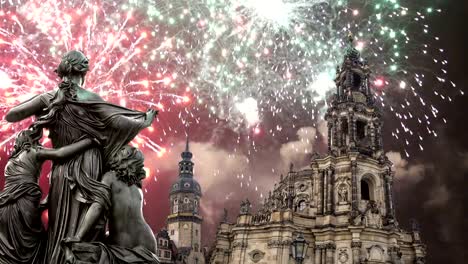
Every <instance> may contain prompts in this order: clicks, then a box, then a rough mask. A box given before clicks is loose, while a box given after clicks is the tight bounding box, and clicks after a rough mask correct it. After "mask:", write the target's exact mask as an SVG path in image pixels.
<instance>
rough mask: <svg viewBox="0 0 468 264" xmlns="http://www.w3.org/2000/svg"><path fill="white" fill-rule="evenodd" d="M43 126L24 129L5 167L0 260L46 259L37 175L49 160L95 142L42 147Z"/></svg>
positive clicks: (0, 208)
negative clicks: (51, 147)
mask: <svg viewBox="0 0 468 264" xmlns="http://www.w3.org/2000/svg"><path fill="white" fill-rule="evenodd" d="M41 137H42V130H40V129H35V128H34V127H32V128H30V129H28V130H23V131H21V132H20V133H19V135H18V137H17V138H16V141H15V146H14V150H13V152H12V154H11V156H10V158H9V160H8V163H7V165H6V167H5V188H4V190H3V191H2V192H1V193H0V263H2V264H18V263H24V264H26V263H28V264H36V263H37V264H38V263H42V262H43V249H44V244H45V243H44V242H45V240H44V239H45V233H44V229H43V226H42V221H41V213H42V210H41V209H44V208H40V199H41V196H42V192H41V189H40V188H39V185H38V178H39V176H40V174H41V168H42V164H43V163H44V161H46V160H54V161H56V162H60V160H63V159H67V158H69V157H72V156H74V155H75V154H77V153H79V152H82V151H84V150H86V149H88V148H90V147H92V146H94V145H98V143H97V141H96V140H92V139H82V140H79V141H77V142H76V143H74V144H71V145H68V146H64V147H62V148H59V149H48V148H43V147H42V146H41V145H40V143H39V140H40V139H41Z"/></svg>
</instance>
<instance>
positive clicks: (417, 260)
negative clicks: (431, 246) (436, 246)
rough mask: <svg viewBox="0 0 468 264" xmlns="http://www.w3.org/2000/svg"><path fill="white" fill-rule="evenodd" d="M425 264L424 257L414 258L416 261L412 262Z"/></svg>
mask: <svg viewBox="0 0 468 264" xmlns="http://www.w3.org/2000/svg"><path fill="white" fill-rule="evenodd" d="M425 263H426V259H425V258H424V257H416V259H415V260H414V264H425Z"/></svg>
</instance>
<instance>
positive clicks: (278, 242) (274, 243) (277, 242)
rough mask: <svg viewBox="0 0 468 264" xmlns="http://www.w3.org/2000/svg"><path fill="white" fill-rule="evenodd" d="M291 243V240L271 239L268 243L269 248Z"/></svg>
mask: <svg viewBox="0 0 468 264" xmlns="http://www.w3.org/2000/svg"><path fill="white" fill-rule="evenodd" d="M289 245H291V240H270V241H268V243H267V246H268V248H279V247H283V246H289Z"/></svg>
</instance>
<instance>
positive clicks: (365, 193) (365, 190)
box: [361, 179, 371, 201]
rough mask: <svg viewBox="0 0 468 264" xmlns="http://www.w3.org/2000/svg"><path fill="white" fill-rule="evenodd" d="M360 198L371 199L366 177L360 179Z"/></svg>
mask: <svg viewBox="0 0 468 264" xmlns="http://www.w3.org/2000/svg"><path fill="white" fill-rule="evenodd" d="M361 200H366V201H369V200H371V187H370V184H369V181H368V180H366V179H363V180H361Z"/></svg>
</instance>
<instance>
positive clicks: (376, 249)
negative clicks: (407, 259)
mask: <svg viewBox="0 0 468 264" xmlns="http://www.w3.org/2000/svg"><path fill="white" fill-rule="evenodd" d="M384 253H385V250H384V249H383V248H382V247H381V246H379V245H373V246H371V247H369V248H367V255H368V257H367V260H368V261H384V260H385V255H384Z"/></svg>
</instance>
